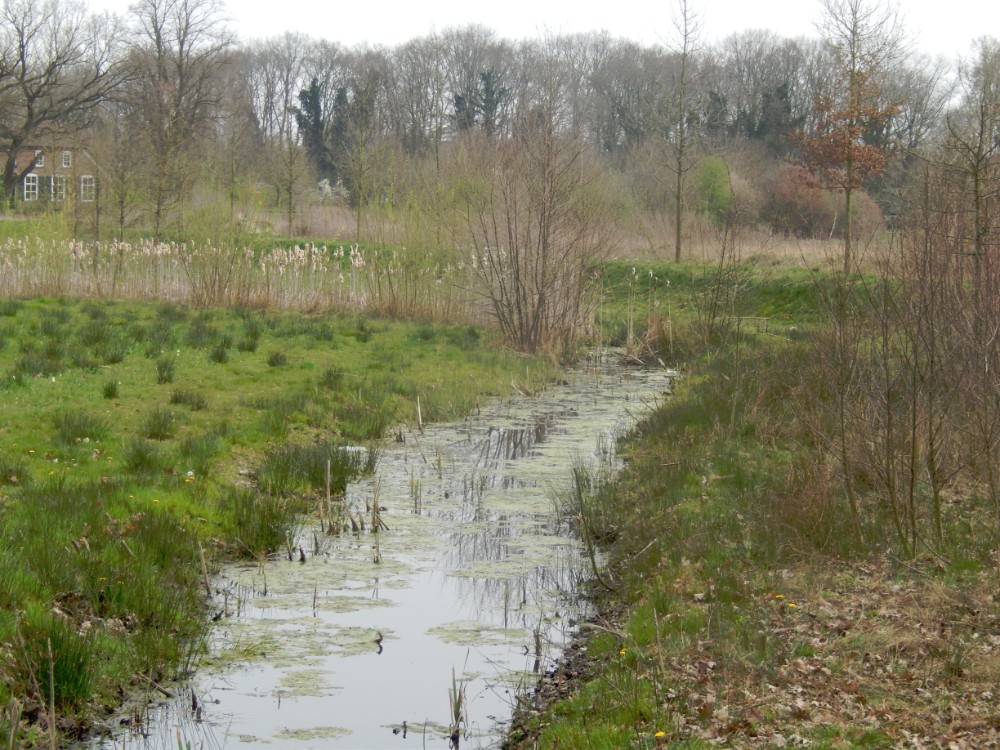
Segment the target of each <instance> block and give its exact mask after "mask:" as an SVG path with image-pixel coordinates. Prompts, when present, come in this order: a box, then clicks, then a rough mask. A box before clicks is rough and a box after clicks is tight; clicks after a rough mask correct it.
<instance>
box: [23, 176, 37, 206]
mask: <svg viewBox="0 0 1000 750" xmlns="http://www.w3.org/2000/svg"><path fill="white" fill-rule="evenodd" d="M24 199H25V200H26V201H37V200H38V175H37V174H29V175H25V176H24Z"/></svg>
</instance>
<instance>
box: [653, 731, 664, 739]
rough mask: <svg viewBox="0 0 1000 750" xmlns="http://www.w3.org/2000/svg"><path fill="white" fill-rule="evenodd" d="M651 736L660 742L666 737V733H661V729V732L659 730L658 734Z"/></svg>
mask: <svg viewBox="0 0 1000 750" xmlns="http://www.w3.org/2000/svg"><path fill="white" fill-rule="evenodd" d="M653 736H654V737H656V739H658V740H662V739H663V738H664V737H666V736H667V733H666V732H664V731H663V730H662V729H661V730H660V731H659V732H657V733H656V734H654V735H653Z"/></svg>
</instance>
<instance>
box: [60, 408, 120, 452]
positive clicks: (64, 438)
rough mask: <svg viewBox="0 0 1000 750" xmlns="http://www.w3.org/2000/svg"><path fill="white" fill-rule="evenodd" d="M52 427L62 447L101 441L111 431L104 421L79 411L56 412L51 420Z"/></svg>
mask: <svg viewBox="0 0 1000 750" xmlns="http://www.w3.org/2000/svg"><path fill="white" fill-rule="evenodd" d="M52 425H53V427H54V428H55V437H56V440H58V441H59V442H60V443H62V444H64V445H73V444H75V443H82V442H90V441H92V440H94V441H96V440H103V439H104V438H106V437H107V436H108V433H109V431H110V429H111V428H110V426H109V425H108V422H107V421H106V420H104V419H101V418H100V417H95V416H92V415H90V414H88V413H87V412H85V411H81V410H79V409H65V410H63V411H60V412H57V413H56V415H55V416H54V417H53V418H52Z"/></svg>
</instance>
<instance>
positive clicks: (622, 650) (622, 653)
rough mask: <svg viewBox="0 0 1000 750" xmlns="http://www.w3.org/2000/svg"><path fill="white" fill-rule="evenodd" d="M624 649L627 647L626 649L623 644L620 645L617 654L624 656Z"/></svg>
mask: <svg viewBox="0 0 1000 750" xmlns="http://www.w3.org/2000/svg"><path fill="white" fill-rule="evenodd" d="M626 650H627V649H626V648H625V647H624V646H622V648H621V650H620V651H619V652H618V655H619V656H625V651H626Z"/></svg>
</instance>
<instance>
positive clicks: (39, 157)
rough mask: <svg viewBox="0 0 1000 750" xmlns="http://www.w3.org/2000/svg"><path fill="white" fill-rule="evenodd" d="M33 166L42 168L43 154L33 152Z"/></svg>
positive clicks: (43, 163) (43, 162) (43, 164)
mask: <svg viewBox="0 0 1000 750" xmlns="http://www.w3.org/2000/svg"><path fill="white" fill-rule="evenodd" d="M35 166H36V167H44V166H45V154H43V153H42V152H41V151H35Z"/></svg>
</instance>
